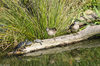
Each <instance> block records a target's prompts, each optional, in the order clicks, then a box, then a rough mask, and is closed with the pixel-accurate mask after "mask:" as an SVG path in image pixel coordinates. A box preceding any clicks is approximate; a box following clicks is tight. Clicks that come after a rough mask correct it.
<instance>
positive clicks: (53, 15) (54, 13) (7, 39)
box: [0, 0, 91, 50]
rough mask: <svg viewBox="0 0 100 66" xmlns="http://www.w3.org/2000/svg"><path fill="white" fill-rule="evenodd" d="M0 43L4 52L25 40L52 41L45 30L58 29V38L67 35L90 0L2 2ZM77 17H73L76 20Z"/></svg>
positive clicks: (18, 0)
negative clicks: (48, 39) (46, 39)
mask: <svg viewBox="0 0 100 66" xmlns="http://www.w3.org/2000/svg"><path fill="white" fill-rule="evenodd" d="M1 2H2V4H3V5H4V6H5V7H1V8H0V15H1V16H0V25H1V26H0V30H1V31H0V39H1V44H0V46H1V47H2V49H3V50H5V48H7V47H9V46H14V45H16V44H18V43H19V42H21V41H24V40H25V39H28V40H30V41H33V40H34V39H36V38H38V39H45V38H49V36H48V34H47V32H46V28H47V27H49V28H53V27H55V28H56V29H57V34H56V36H59V35H62V34H65V33H67V31H66V29H68V28H69V26H70V25H71V24H72V22H73V21H74V19H75V18H76V17H77V15H78V13H80V12H81V11H82V9H81V8H82V7H83V6H85V5H86V4H87V3H89V2H91V1H90V0H85V1H84V0H83V1H80V0H76V1H74V0H72V1H70V0H52V1H51V0H38V1H37V0H31V1H29V0H24V1H23V0H16V1H15V0H2V1H1ZM73 16H74V17H73ZM8 45H9V46H8Z"/></svg>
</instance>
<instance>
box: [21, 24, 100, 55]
mask: <svg viewBox="0 0 100 66" xmlns="http://www.w3.org/2000/svg"><path fill="white" fill-rule="evenodd" d="M96 34H100V25H94V26H90V25H89V26H87V27H86V29H84V30H82V31H79V32H77V33H74V34H70V35H63V36H59V37H55V39H56V40H54V38H51V39H44V40H42V41H43V42H42V45H40V43H32V45H31V46H28V47H26V48H25V49H23V52H24V53H25V54H27V53H30V52H32V51H37V50H41V49H45V48H51V47H56V46H59V45H60V46H61V45H70V44H72V43H75V42H79V41H82V40H85V39H87V38H89V37H91V36H93V35H96Z"/></svg>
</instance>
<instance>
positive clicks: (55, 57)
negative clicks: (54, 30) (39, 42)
mask: <svg viewBox="0 0 100 66" xmlns="http://www.w3.org/2000/svg"><path fill="white" fill-rule="evenodd" d="M99 46H100V37H92V38H89V39H88V40H84V41H82V42H77V43H74V44H72V45H67V46H58V47H55V48H52V49H46V50H41V51H36V52H32V53H29V54H25V55H26V56H25V57H23V56H7V55H5V56H3V57H0V66H4V65H5V66H33V65H34V66H51V65H52V66H66V65H67V66H71V65H72V66H73V65H74V66H77V65H84V64H86V65H93V64H96V65H100V62H99V61H100V52H99V51H100V47H99ZM28 55H30V57H29V56H28ZM27 56H28V57H27ZM31 56H32V57H31ZM86 65H84V66H86Z"/></svg>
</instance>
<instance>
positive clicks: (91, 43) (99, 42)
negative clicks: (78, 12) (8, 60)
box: [23, 37, 100, 56]
mask: <svg viewBox="0 0 100 66" xmlns="http://www.w3.org/2000/svg"><path fill="white" fill-rule="evenodd" d="M93 47H100V38H98V37H94V38H91V39H88V40H83V41H81V42H77V43H74V44H71V45H66V46H58V47H54V48H49V49H43V50H39V51H34V52H31V53H26V54H24V55H23V56H40V55H44V54H56V53H62V52H66V51H71V50H74V49H76V50H80V49H81V48H84V49H85V48H93Z"/></svg>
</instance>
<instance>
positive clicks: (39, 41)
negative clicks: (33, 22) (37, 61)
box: [34, 39, 43, 45]
mask: <svg viewBox="0 0 100 66" xmlns="http://www.w3.org/2000/svg"><path fill="white" fill-rule="evenodd" d="M34 42H35V43H40V44H41V45H42V42H43V41H42V40H40V39H36V40H34Z"/></svg>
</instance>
